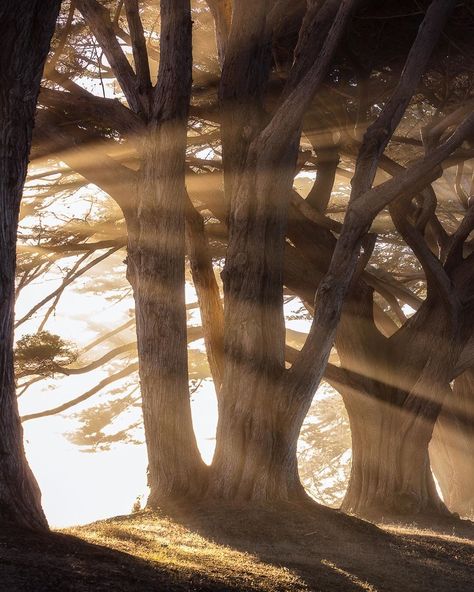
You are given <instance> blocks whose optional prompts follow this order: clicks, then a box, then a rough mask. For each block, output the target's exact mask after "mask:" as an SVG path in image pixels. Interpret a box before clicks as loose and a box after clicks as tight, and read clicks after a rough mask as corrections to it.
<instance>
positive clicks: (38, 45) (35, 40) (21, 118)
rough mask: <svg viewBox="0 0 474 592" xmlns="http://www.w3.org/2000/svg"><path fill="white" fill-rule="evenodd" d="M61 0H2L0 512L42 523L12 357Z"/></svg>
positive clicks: (8, 517) (32, 525)
mask: <svg viewBox="0 0 474 592" xmlns="http://www.w3.org/2000/svg"><path fill="white" fill-rule="evenodd" d="M59 7H60V1H59V0H45V1H42V0H34V1H30V0H19V1H16V0H15V1H10V0H5V2H2V4H1V6H0V114H1V115H0V116H1V125H0V380H1V383H0V449H1V455H0V520H1V521H2V522H13V523H16V524H19V525H22V526H27V527H29V528H35V529H38V528H47V522H46V519H45V517H44V514H43V511H42V509H41V496H40V491H39V489H38V486H37V484H36V481H35V479H34V477H33V475H32V473H31V470H30V468H29V467H28V463H27V461H26V458H25V453H24V449H23V432H22V429H21V425H20V418H19V416H18V408H17V400H16V393H15V377H14V360H13V317H14V303H15V259H16V238H17V227H18V217H19V212H20V200H21V196H22V190H23V184H24V181H25V177H26V171H27V166H28V155H29V151H30V145H31V137H32V132H33V125H34V114H35V109H36V101H37V98H38V93H39V88H40V82H41V75H42V72H43V66H44V62H45V60H46V56H47V54H48V49H49V45H50V41H51V37H52V35H53V32H54V25H55V22H56V18H57V15H58V11H59Z"/></svg>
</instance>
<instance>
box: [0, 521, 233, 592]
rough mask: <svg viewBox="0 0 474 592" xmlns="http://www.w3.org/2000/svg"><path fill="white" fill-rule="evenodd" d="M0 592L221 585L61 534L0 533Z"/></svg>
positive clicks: (208, 588)
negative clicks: (0, 591)
mask: <svg viewBox="0 0 474 592" xmlns="http://www.w3.org/2000/svg"><path fill="white" fill-rule="evenodd" d="M0 590H2V592H53V591H54V592H59V591H60V592H92V591H94V592H103V591H104V592H105V591H108V592H110V591H113V592H132V591H133V592H135V591H140V592H142V591H143V592H154V591H169V592H184V591H189V590H200V591H201V590H202V591H205V592H218V591H220V590H222V587H221V585H220V582H218V581H214V580H212V579H206V578H205V577H203V576H202V575H197V574H196V577H195V578H193V577H192V576H191V577H189V574H182V573H181V572H180V571H179V570H176V569H172V568H170V569H167V568H166V567H164V566H163V565H160V564H158V563H155V562H151V561H146V560H143V559H140V558H137V557H135V556H132V555H129V554H128V553H124V552H122V551H117V550H115V549H111V548H108V547H106V546H103V545H97V544H91V543H88V542H85V541H84V540H82V539H80V538H77V537H74V536H70V535H65V534H59V533H52V532H51V533H37V532H31V531H26V530H18V529H13V528H2V529H1V531H0Z"/></svg>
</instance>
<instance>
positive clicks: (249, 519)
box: [0, 507, 474, 592]
mask: <svg viewBox="0 0 474 592" xmlns="http://www.w3.org/2000/svg"><path fill="white" fill-rule="evenodd" d="M453 524H454V523H451V524H448V523H447V524H446V525H445V527H444V528H439V529H438V531H437V532H435V531H423V530H416V529H410V528H404V529H401V528H400V527H397V528H395V527H384V528H377V527H376V526H374V525H371V524H368V523H365V522H362V521H359V520H356V519H354V518H350V517H347V516H344V515H340V514H338V513H337V512H334V511H331V510H326V509H323V508H319V509H316V508H315V509H314V510H312V511H302V510H301V509H298V510H296V509H292V508H289V507H285V508H279V509H278V510H273V511H270V510H263V509H261V508H253V509H252V510H248V509H247V510H245V511H243V510H239V509H238V508H232V507H229V508H226V509H225V511H224V510H222V509H220V510H219V511H218V510H213V509H210V508H199V507H197V508H194V509H193V512H192V513H191V512H183V511H179V512H178V511H176V510H174V511H173V512H171V513H168V514H167V515H165V514H164V513H163V514H162V513H160V514H158V513H151V512H140V513H138V514H133V515H131V516H124V517H117V518H113V519H110V520H105V521H100V522H96V523H93V524H90V525H88V526H83V527H77V528H73V529H68V530H67V531H64V532H61V533H52V534H51V535H38V534H31V533H25V532H18V531H11V530H10V531H2V532H0V590H2V592H43V591H48V592H49V591H61V592H67V591H71V592H72V591H74V592H76V591H77V592H83V591H84V592H85V591H88V592H89V591H91V592H92V591H93V592H96V591H97V592H101V591H103V590H104V591H105V590H113V591H114V592H125V591H126V592H129V591H130V592H131V591H140V592H141V591H143V592H149V591H155V590H156V591H158V590H163V591H167V592H168V591H169V592H174V591H188V590H189V591H194V590H195V591H223V590H242V591H244V590H245V591H246V590H261V591H268V592H269V591H272V592H279V591H282V592H283V591H288V592H289V591H292V592H299V591H303V590H315V591H316V590H322V591H333V590H334V591H344V592H346V591H351V590H354V591H356V590H359V591H360V590H366V591H369V592H375V591H384V592H389V591H393V592H395V591H397V592H398V591H400V590H403V591H404V592H408V591H413V592H415V591H416V592H422V591H425V590H426V591H428V590H429V591H430V592H431V591H440V592H441V591H444V590H446V591H447V590H456V592H463V591H466V592H467V591H469V592H471V590H472V589H473V582H474V529H473V528H472V527H471V526H470V525H462V524H458V525H454V526H453Z"/></svg>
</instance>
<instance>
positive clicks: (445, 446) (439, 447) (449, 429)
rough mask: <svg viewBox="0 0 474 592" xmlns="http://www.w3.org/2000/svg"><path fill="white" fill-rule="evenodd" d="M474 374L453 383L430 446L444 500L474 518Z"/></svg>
mask: <svg viewBox="0 0 474 592" xmlns="http://www.w3.org/2000/svg"><path fill="white" fill-rule="evenodd" d="M473 447H474V372H473V371H472V370H466V371H465V372H464V373H463V374H461V376H459V377H458V378H456V380H455V381H454V387H453V393H452V398H451V399H448V400H446V401H445V404H444V405H443V409H442V411H441V414H440V416H439V418H438V421H437V423H436V426H435V430H434V434H433V440H432V442H431V446H430V456H431V462H432V465H433V471H434V473H435V475H436V479H437V480H438V483H439V486H440V489H441V492H442V494H443V499H444V501H445V502H446V505H447V506H448V508H449V509H450V510H452V511H453V512H456V513H458V514H459V515H460V516H463V517H466V518H472V517H473V516H474V462H473V461H474V448H473Z"/></svg>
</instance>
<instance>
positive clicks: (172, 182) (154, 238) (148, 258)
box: [132, 1, 204, 506]
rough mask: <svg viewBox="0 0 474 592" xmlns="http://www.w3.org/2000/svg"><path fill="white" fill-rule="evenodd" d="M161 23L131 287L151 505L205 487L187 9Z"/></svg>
mask: <svg viewBox="0 0 474 592" xmlns="http://www.w3.org/2000/svg"><path fill="white" fill-rule="evenodd" d="M161 19H162V35H163V33H164V34H165V35H166V42H165V41H164V40H163V41H162V45H161V62H160V72H159V76H158V84H157V87H156V89H155V90H156V96H155V102H154V105H153V112H152V114H151V121H149V122H148V124H147V131H146V134H145V138H144V140H143V144H142V152H141V161H142V169H141V173H140V180H139V205H138V214H137V218H138V227H139V236H138V243H137V250H136V253H137V265H136V285H134V291H135V298H136V320H137V338H138V354H139V361H140V383H141V389H142V399H143V417H144V422H145V430H146V440H147V449H148V460H149V469H148V478H149V486H150V497H149V500H148V504H149V505H150V506H156V505H158V503H159V502H160V501H161V500H162V499H163V498H175V499H176V498H179V497H183V496H186V497H187V496H192V495H193V494H197V493H199V492H200V490H201V489H202V487H203V480H204V464H203V462H202V460H201V457H200V455H199V451H198V448H197V444H196V439H195V436H194V431H193V426H192V418H191V408H190V402H189V388H188V360H187V335H186V308H185V297H184V287H185V276H184V264H185V208H186V201H187V194H186V187H185V155H186V127H187V113H188V105H189V97H190V92H191V65H192V50H191V14H190V8H189V2H186V1H179V2H169V1H168V2H162V3H161ZM132 252H133V251H132Z"/></svg>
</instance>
